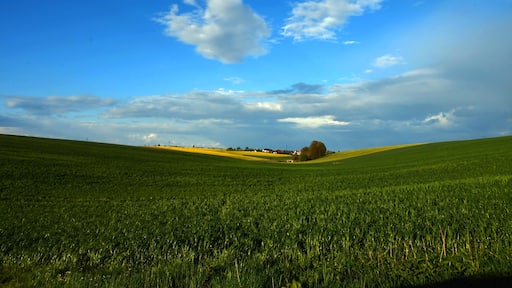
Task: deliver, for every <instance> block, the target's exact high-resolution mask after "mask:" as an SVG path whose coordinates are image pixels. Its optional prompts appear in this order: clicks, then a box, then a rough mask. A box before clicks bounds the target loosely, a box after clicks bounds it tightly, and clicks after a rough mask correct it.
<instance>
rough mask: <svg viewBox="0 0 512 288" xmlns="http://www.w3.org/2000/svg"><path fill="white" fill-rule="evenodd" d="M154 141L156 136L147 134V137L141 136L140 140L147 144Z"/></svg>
mask: <svg viewBox="0 0 512 288" xmlns="http://www.w3.org/2000/svg"><path fill="white" fill-rule="evenodd" d="M156 139H158V135H157V134H156V133H149V134H148V135H144V136H142V140H144V142H146V143H149V142H151V141H153V140H156Z"/></svg>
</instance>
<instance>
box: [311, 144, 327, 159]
mask: <svg viewBox="0 0 512 288" xmlns="http://www.w3.org/2000/svg"><path fill="white" fill-rule="evenodd" d="M325 153H327V148H326V147H325V144H324V143H323V142H321V141H317V140H314V141H313V142H311V145H309V149H308V158H309V159H310V160H314V159H318V158H320V157H323V156H325Z"/></svg>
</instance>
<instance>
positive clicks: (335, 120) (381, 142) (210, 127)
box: [0, 0, 512, 151]
mask: <svg viewBox="0 0 512 288" xmlns="http://www.w3.org/2000/svg"><path fill="white" fill-rule="evenodd" d="M510 15H512V0H493V1H481V0H423V1H420V0H309V1H308V0H296V1H295V0H292V1H271V0H244V1H242V0H180V1H170V0H165V1H164V0H152V1H135V0H76V1H68V0H48V1H36V0H16V1H2V2H1V3H0V27H1V28H0V133H1V134H14V135H29V136H38V137H49V138H63V139H73V140H87V141H97V142H107V143H117V144H127V145H157V144H160V145H178V146H196V147H197V146H200V147H223V148H227V147H242V148H245V147H250V148H271V149H289V150H292V149H300V148H302V147H304V146H309V144H310V142H311V141H313V140H319V141H322V142H324V143H325V145H326V146H327V148H328V149H329V150H331V151H340V150H351V149H359V148H366V147H375V146H386V145H396V144H406V143H419V142H421V143H423V142H436V141H450V140H458V139H473V138H484V137H496V136H503V135H512V76H511V75H512V74H511V72H510V70H511V69H512V68H511V67H512V37H510V31H511V30H512V17H510Z"/></svg>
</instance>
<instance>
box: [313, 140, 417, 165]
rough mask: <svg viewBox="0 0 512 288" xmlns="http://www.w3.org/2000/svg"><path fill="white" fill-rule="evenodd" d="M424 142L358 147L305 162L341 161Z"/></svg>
mask: <svg viewBox="0 0 512 288" xmlns="http://www.w3.org/2000/svg"><path fill="white" fill-rule="evenodd" d="M418 145H422V144H402V145H394V146H383V147H375V148H365V149H358V150H349V151H341V152H336V153H333V154H328V155H327V156H325V157H322V158H318V159H315V160H312V161H307V162H304V163H323V162H334V161H341V160H345V159H349V158H354V157H360V156H364V155H369V154H374V153H379V152H384V151H389V150H395V149H401V148H407V147H412V146H418Z"/></svg>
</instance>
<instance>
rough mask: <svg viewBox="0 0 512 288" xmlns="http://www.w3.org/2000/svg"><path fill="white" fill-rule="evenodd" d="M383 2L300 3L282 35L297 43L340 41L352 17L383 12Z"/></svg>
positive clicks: (331, 0) (365, 0) (366, 0)
mask: <svg viewBox="0 0 512 288" xmlns="http://www.w3.org/2000/svg"><path fill="white" fill-rule="evenodd" d="M381 2H382V0H355V1H354V0H323V1H304V2H300V3H296V4H295V5H294V7H293V10H292V16H291V17H290V18H288V19H287V20H286V24H285V25H284V26H283V28H282V31H281V35H283V36H286V37H292V38H293V39H294V40H296V41H300V40H305V39H322V40H330V39H336V31H337V30H339V29H341V28H342V27H343V26H344V25H345V23H346V22H347V21H348V19H349V18H350V17H352V16H359V15H362V14H363V13H364V12H365V11H367V10H370V11H371V10H377V9H380V3H381ZM351 44H354V43H351Z"/></svg>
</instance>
